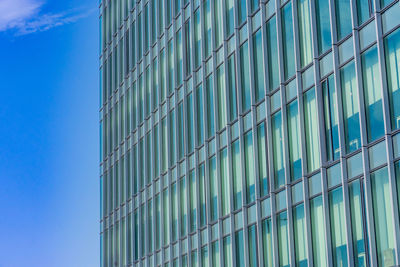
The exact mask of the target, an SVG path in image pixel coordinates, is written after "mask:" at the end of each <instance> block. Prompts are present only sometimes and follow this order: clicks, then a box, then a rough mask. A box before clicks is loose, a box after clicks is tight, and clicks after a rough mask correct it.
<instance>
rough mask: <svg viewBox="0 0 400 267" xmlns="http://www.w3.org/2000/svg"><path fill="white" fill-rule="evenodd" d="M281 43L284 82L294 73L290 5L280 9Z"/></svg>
mask: <svg viewBox="0 0 400 267" xmlns="http://www.w3.org/2000/svg"><path fill="white" fill-rule="evenodd" d="M282 42H283V58H284V73H285V75H284V76H285V80H287V79H288V78H289V77H290V76H292V75H293V74H294V72H295V60H294V59H295V58H294V40H293V18H292V4H291V3H288V4H287V5H286V6H285V7H283V8H282Z"/></svg>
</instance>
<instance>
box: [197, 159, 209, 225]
mask: <svg viewBox="0 0 400 267" xmlns="http://www.w3.org/2000/svg"><path fill="white" fill-rule="evenodd" d="M199 201H200V226H203V225H205V223H206V220H207V213H206V183H205V175H204V165H201V166H200V167H199ZM207 205H208V204H207Z"/></svg>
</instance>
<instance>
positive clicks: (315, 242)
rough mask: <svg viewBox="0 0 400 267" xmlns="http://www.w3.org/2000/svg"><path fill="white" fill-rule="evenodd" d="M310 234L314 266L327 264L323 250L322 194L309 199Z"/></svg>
mask: <svg viewBox="0 0 400 267" xmlns="http://www.w3.org/2000/svg"><path fill="white" fill-rule="evenodd" d="M310 207H311V235H312V248H313V253H312V254H313V262H314V266H318V267H319V266H321V267H322V266H327V265H328V264H327V259H326V251H325V223H324V211H323V204H322V196H319V197H316V198H314V199H312V200H310Z"/></svg>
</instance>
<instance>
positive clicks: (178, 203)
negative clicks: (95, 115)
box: [99, 0, 400, 267]
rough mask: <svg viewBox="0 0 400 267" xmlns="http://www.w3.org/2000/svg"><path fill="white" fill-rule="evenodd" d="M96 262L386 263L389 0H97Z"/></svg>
mask: <svg viewBox="0 0 400 267" xmlns="http://www.w3.org/2000/svg"><path fill="white" fill-rule="evenodd" d="M99 8H100V35H101V38H100V39H101V41H100V51H101V55H100V76H101V82H100V83H101V99H100V103H101V104H100V135H101V153H100V154H101V155H100V184H101V216H100V238H101V248H100V249H101V267H117V266H118V267H125V266H146V267H150V266H154V267H156V266H171V267H175V266H228V267H229V266H244V267H254V266H301V267H302V266H322V267H323V266H360V267H362V266H385V267H386V266H395V265H400V227H399V224H400V222H399V221H400V216H399V206H400V192H399V191H400V161H399V160H400V3H399V1H398V0H397V1H393V0H270V1H266V0H111V1H109V0H103V1H100V4H99Z"/></svg>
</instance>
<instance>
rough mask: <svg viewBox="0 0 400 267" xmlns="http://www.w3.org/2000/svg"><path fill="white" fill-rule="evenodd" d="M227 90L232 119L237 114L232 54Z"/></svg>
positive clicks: (230, 117) (229, 60)
mask: <svg viewBox="0 0 400 267" xmlns="http://www.w3.org/2000/svg"><path fill="white" fill-rule="evenodd" d="M232 1H233V0H232ZM228 90H229V120H230V121H232V120H234V119H236V117H237V114H238V111H237V96H236V69H235V56H234V55H232V56H231V57H230V58H229V59H228Z"/></svg>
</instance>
